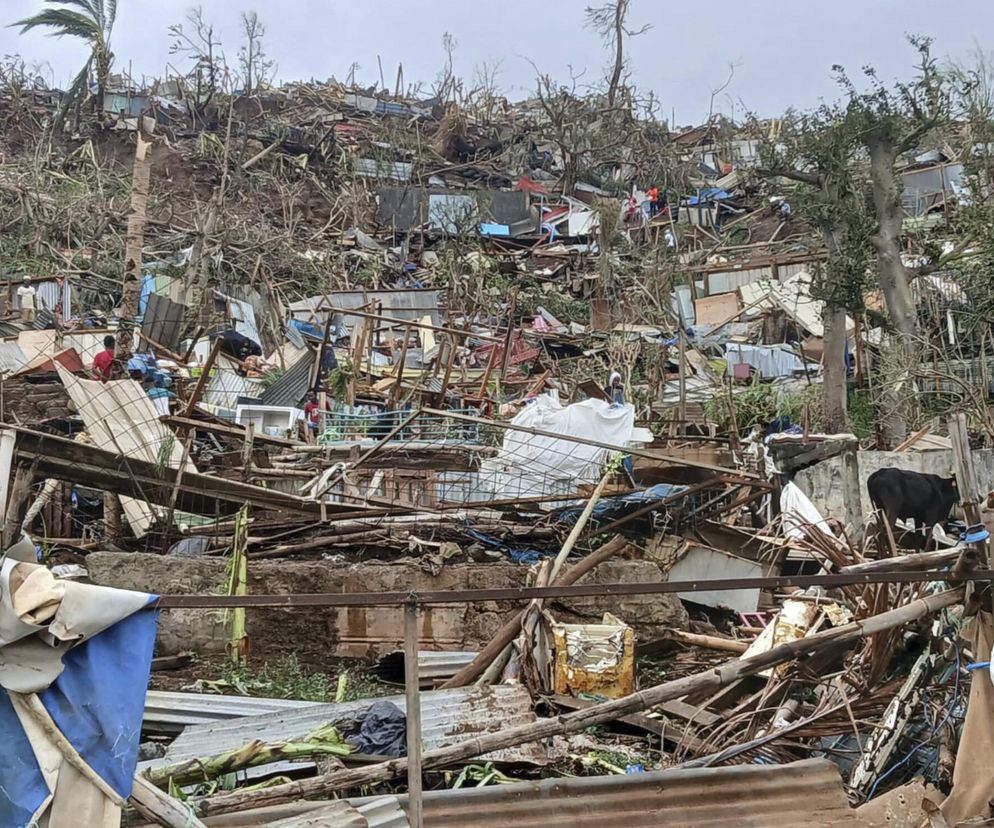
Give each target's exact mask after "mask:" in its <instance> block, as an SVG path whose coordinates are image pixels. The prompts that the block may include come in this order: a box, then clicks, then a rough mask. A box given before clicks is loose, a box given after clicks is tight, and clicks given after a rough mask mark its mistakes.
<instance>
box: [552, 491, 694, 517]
mask: <svg viewBox="0 0 994 828" xmlns="http://www.w3.org/2000/svg"><path fill="white" fill-rule="evenodd" d="M686 489H687V487H686V486H675V485H672V484H670V483H657V484H656V485H655V486H650V487H649V488H648V489H643V490H642V491H640V492H631V493H630V494H626V495H619V496H618V497H605V498H602V499H601V500H600V501H599V502H598V503H597V505H595V506H594V511H593V514H592V515H591V516H590V521H591V523H593V524H595V525H596V524H598V523H604V522H610V521H612V520H617V519H618V518H622V517H624V516H625V515H628V514H631V513H632V512H636V511H638V510H639V509H641V508H642V507H644V506H648V505H649V504H650V503H654V502H656V501H659V500H665V499H666V498H668V497H672V496H673V495H675V494H679V493H680V492H682V491H685V490H686ZM584 508H585V507H584V506H570V507H569V508H568V509H563V510H562V511H561V512H560V513H559V515H558V516H557V518H556V519H557V521H558V522H559V523H566V524H572V523H576V520H577V518H579V517H580V514H581V513H582V512H583V510H584Z"/></svg>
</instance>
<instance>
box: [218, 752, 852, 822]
mask: <svg viewBox="0 0 994 828" xmlns="http://www.w3.org/2000/svg"><path fill="white" fill-rule="evenodd" d="M349 802H350V803H351V804H352V805H353V806H355V807H356V809H357V810H358V811H359V812H360V813H364V814H365V813H367V812H366V811H365V810H364V809H365V808H367V807H368V806H370V805H375V810H372V811H370V812H368V813H375V814H377V815H379V814H382V815H383V816H384V819H383V820H378V821H372V820H371V821H370V823H369V824H370V825H376V826H377V828H407V826H408V822H407V819H406V817H403V816H400V815H398V814H397V813H396V810H393V808H394V806H393V805H392V802H396V803H397V804H398V805H399V806H401V807H403V808H405V809H406V807H407V796H399V797H376V798H371V797H369V798H363V799H350V800H349ZM322 804H323V803H317V802H315V803H304V802H297V803H293V804H292V805H287V806H283V808H285V809H286V810H288V811H291V812H293V813H295V814H300V815H303V814H306V813H307V812H308V811H310V812H313V811H315V810H317V809H319V808H320V807H322ZM278 810H280V808H272V809H260V810H258V811H246V812H244V813H241V814H230V815H227V816H223V817H215V818H210V817H208V818H207V819H206V823H207V824H208V825H210V826H212V827H213V826H215V825H217V826H224V828H244V826H250V825H260V824H264V823H267V822H268V821H269V820H270V819H274V818H276V816H275V812H277V811H278ZM401 813H403V812H401ZM367 818H369V817H368V816H367ZM424 822H425V825H430V826H431V828H445V827H446V826H451V827H452V828H467V826H474V828H491V827H492V828H506V826H508V825H512V826H514V828H612V826H618V828H661V826H665V828H711V827H712V826H713V828H726V826H735V828H780V826H783V828H798V826H804V828H836V826H841V827H842V828H844V827H845V826H853V827H854V828H855V826H858V825H859V824H860V823H859V821H858V820H857V818H856V816H855V812H854V811H853V810H851V809H850V808H849V802H848V800H847V799H846V792H845V788H844V787H843V784H842V778H841V777H840V775H839V770H838V768H837V767H836V766H835V765H833V764H832V763H831V762H829V761H827V760H825V759H808V760H805V761H803V762H793V763H791V764H789V765H736V766H734V767H721V768H699V769H693V770H690V769H682V770H668V771H654V772H652V773H634V774H627V775H624V776H596V777H580V778H575V779H544V780H541V781H539V782H520V783H517V784H514V785H493V786H490V787H486V788H462V789H459V790H440V791H428V792H426V793H425V795H424ZM319 824H320V823H319Z"/></svg>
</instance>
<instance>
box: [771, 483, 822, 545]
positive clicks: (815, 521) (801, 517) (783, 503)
mask: <svg viewBox="0 0 994 828" xmlns="http://www.w3.org/2000/svg"><path fill="white" fill-rule="evenodd" d="M780 511H781V513H782V514H783V532H784V534H785V535H786V536H787V537H788V538H803V537H804V535H805V530H806V529H809V528H811V527H815V528H817V529H820V530H821V531H822V532H824V533H825V534H826V535H827V536H828V537H830V538H834V537H835V533H834V532H833V531H832V529H831V527H830V526H829V525H828V523H827V522H826V521H825V518H823V517H822V516H821V512H819V511H818V509H817V508H816V507H815V505H814V504H813V503H812V502H811V500H810V499H809V498H808V496H807V495H806V494H804V492H802V491H801V490H800V489H799V488H798V487H797V484H796V483H788V484H787V485H786V486H784V487H783V488H782V489H781V490H780Z"/></svg>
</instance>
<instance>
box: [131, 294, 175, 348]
mask: <svg viewBox="0 0 994 828" xmlns="http://www.w3.org/2000/svg"><path fill="white" fill-rule="evenodd" d="M185 319H186V305H181V304H179V303H178V302H173V301H172V300H171V299H169V298H168V297H166V296H160V295H159V294H158V293H150V294H149V295H148V303H147V304H146V305H145V316H144V317H143V318H142V326H141V331H142V333H143V334H145V336H147V337H149V338H150V339H153V340H155V341H156V342H158V343H159V344H160V345H165V346H166V347H167V348H169V349H170V350H173V351H175V350H176V348H177V347H178V346H179V336H180V334H181V333H182V331H183V326H184V320H185Z"/></svg>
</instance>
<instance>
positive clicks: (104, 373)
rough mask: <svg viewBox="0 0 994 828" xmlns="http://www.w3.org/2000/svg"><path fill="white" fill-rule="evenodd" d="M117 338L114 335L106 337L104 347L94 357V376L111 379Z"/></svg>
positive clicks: (105, 379) (99, 378) (105, 380)
mask: <svg viewBox="0 0 994 828" xmlns="http://www.w3.org/2000/svg"><path fill="white" fill-rule="evenodd" d="M116 346H117V340H115V339H114V337H112V336H105V337H104V349H103V350H102V351H101V352H100V353H99V354H97V355H96V356H95V357H94V358H93V376H94V377H96V378H97V379H98V380H103V381H104V382H107V380H109V379H110V375H111V370H112V368H113V365H114V348H115V347H116Z"/></svg>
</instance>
